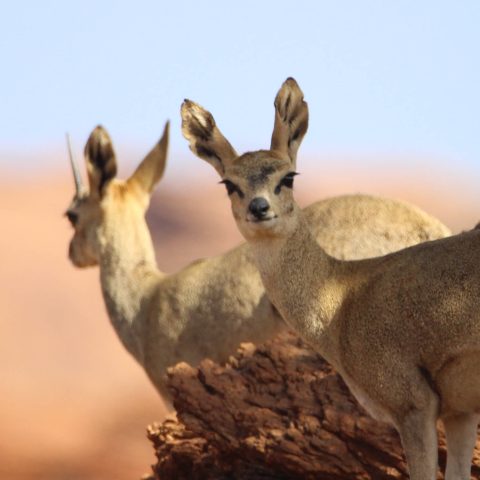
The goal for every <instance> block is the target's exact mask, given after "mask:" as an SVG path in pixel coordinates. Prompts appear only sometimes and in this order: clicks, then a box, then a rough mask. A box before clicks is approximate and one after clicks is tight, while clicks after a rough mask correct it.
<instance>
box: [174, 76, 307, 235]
mask: <svg viewBox="0 0 480 480" xmlns="http://www.w3.org/2000/svg"><path fill="white" fill-rule="evenodd" d="M181 114H182V132H183V135H184V137H185V138H186V139H187V140H188V141H189V143H190V149H191V150H192V151H193V152H194V153H195V154H196V155H198V156H199V157H200V158H202V159H204V160H206V161H207V162H209V163H210V164H211V165H212V166H213V167H214V168H215V169H216V170H217V172H218V173H219V174H220V176H221V177H222V183H224V184H225V186H226V187H227V191H228V193H229V195H230V199H231V202H232V212H233V215H234V217H235V220H236V221H237V225H238V227H239V229H240V231H241V233H242V234H243V236H244V237H245V238H246V239H247V240H251V239H254V238H260V237H265V236H282V235H285V234H288V233H289V232H290V231H291V229H292V228H294V226H295V221H294V220H295V219H294V211H295V202H294V200H293V195H292V187H293V181H294V180H293V179H294V176H295V163H296V156H297V150H298V147H299V146H300V143H301V141H302V139H303V136H304V135H305V133H306V131H307V127H308V107H307V104H306V102H305V101H304V100H303V93H302V91H301V90H300V88H299V86H298V85H297V82H296V81H295V80H294V79H292V78H288V79H287V80H286V81H285V82H284V84H283V85H282V87H281V88H280V90H279V92H278V94H277V96H276V98H275V124H274V129H273V134H272V140H271V147H270V150H258V151H256V152H250V153H245V154H244V155H241V156H239V155H238V154H237V153H236V152H235V150H234V149H233V147H232V146H231V144H230V143H229V142H228V140H227V139H226V138H225V137H224V136H223V135H222V133H221V132H220V130H219V129H218V128H217V125H216V123H215V120H214V118H213V116H212V114H211V113H210V112H208V111H207V110H205V109H204V108H203V107H201V106H200V105H198V104H196V103H194V102H191V101H190V100H185V101H184V103H183V105H182V110H181Z"/></svg>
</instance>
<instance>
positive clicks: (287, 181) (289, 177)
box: [275, 172, 298, 195]
mask: <svg viewBox="0 0 480 480" xmlns="http://www.w3.org/2000/svg"><path fill="white" fill-rule="evenodd" d="M295 175H298V173H297V172H289V173H287V174H286V175H285V176H284V177H283V178H282V179H281V180H280V183H279V184H278V185H277V186H276V187H275V194H276V195H278V194H279V193H280V190H281V189H282V187H287V188H293V177H295Z"/></svg>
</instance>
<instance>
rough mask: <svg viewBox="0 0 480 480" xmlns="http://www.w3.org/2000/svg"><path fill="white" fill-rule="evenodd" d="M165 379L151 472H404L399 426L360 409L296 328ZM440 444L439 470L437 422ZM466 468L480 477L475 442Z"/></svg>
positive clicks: (385, 476)
mask: <svg viewBox="0 0 480 480" xmlns="http://www.w3.org/2000/svg"><path fill="white" fill-rule="evenodd" d="M170 386H171V389H172V391H173V392H174V397H175V401H174V403H175V407H176V409H177V415H178V418H179V421H171V420H170V421H167V422H165V423H163V424H154V425H152V426H151V427H149V431H148V432H149V438H150V440H151V441H152V443H153V445H154V448H155V452H156V456H157V459H158V461H157V463H156V464H155V466H154V472H155V475H156V476H155V477H154V478H156V479H158V480H166V479H172V478H175V479H178V480H182V479H199V480H200V479H211V480H220V479H224V478H229V479H242V480H243V479H245V480H246V479H259V478H262V479H292V480H293V479H299V478H302V479H310V478H311V479H313V478H315V479H328V480H335V479H343V480H394V479H400V478H406V477H407V472H406V465H405V460H404V456H403V453H402V449H401V446H400V441H399V437H398V435H397V433H396V432H395V431H394V430H393V429H392V428H391V427H390V426H388V425H386V424H383V423H379V422H376V421H375V420H373V419H372V418H371V417H370V416H368V415H367V414H366V413H365V412H364V411H363V410H362V409H361V407H359V405H358V403H357V402H356V401H355V399H354V398H353V397H352V396H351V394H350V392H349V391H348V389H347V387H346V386H345V384H344V383H343V381H342V380H341V378H340V377H339V375H337V374H336V373H335V372H334V371H333V369H332V368H331V367H330V366H329V365H328V364H327V363H326V362H325V361H324V360H323V359H322V358H321V357H320V356H319V355H316V354H314V353H313V352H312V351H311V350H310V349H308V348H306V347H305V345H304V344H303V342H301V341H300V340H298V339H297V338H296V337H295V336H294V335H291V334H287V335H283V336H280V337H278V338H276V339H274V340H272V341H270V342H267V343H266V344H265V345H262V346H259V347H254V346H253V345H252V344H245V345H243V346H242V348H241V349H240V350H239V352H238V354H237V355H236V356H235V357H234V358H232V359H231V360H230V361H229V362H228V364H227V365H226V366H223V367H222V366H220V365H217V364H215V363H213V362H211V361H210V360H205V361H204V362H202V364H201V365H200V366H199V368H192V367H190V366H188V365H186V364H179V365H177V366H176V367H174V368H172V369H171V371H170ZM439 453H440V463H441V465H442V469H443V468H444V464H445V441H444V437H443V433H442V432H441V431H440V449H439ZM473 475H474V478H480V442H478V444H477V450H476V452H475V458H474V467H473ZM439 478H443V477H439Z"/></svg>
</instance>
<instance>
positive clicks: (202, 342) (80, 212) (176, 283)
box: [67, 126, 450, 400]
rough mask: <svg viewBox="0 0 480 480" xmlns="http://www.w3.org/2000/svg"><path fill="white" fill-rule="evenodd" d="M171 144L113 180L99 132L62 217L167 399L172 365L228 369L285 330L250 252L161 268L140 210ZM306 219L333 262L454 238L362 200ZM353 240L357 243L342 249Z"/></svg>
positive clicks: (411, 215)
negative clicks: (251, 345) (247, 349)
mask: <svg viewBox="0 0 480 480" xmlns="http://www.w3.org/2000/svg"><path fill="white" fill-rule="evenodd" d="M167 144H168V126H167V127H166V128H165V132H164V134H163V136H162V138H161V140H160V141H159V143H158V144H157V145H156V146H155V147H154V148H153V149H152V151H151V152H150V153H149V154H148V155H147V156H146V157H145V159H144V160H143V161H142V162H141V163H140V165H139V166H138V168H137V169H136V171H135V172H134V173H133V175H132V176H131V177H130V178H129V179H128V180H126V181H124V180H119V179H117V178H116V170H117V164H116V159H115V154H114V150H113V146H112V142H111V140H110V137H109V135H108V133H107V132H106V130H105V129H104V128H102V127H97V128H95V129H94V130H93V132H92V133H91V135H90V138H89V139H88V141H87V144H86V146H85V161H86V167H87V174H88V186H84V184H83V182H82V179H81V175H80V173H79V168H78V167H77V166H75V164H72V166H73V167H74V168H73V172H74V178H75V184H76V187H77V188H76V193H75V196H74V199H73V201H72V203H71V205H70V207H69V209H68V211H67V217H68V219H69V220H70V222H71V223H72V225H73V229H74V235H73V238H72V240H71V242H70V250H69V256H70V259H71V261H72V262H73V263H74V264H75V265H76V266H78V267H87V266H93V265H98V266H99V267H100V283H101V288H102V293H103V297H104V300H105V304H106V308H107V312H108V315H109V317H110V320H111V323H112V325H113V327H114V329H115V331H116V332H117V334H118V336H119V338H120V340H121V341H122V343H123V345H124V346H125V347H126V349H127V350H128V351H129V352H130V353H131V354H132V355H133V356H134V357H135V359H136V360H137V361H138V362H139V363H140V365H141V366H142V367H143V368H144V370H145V371H146V373H147V375H148V376H149V378H150V379H151V381H152V382H153V384H154V385H155V387H156V388H157V390H158V391H159V392H160V393H161V394H162V396H163V397H164V398H165V399H167V400H168V398H169V392H168V390H167V388H166V386H165V385H166V384H165V380H166V379H165V372H166V369H167V368H168V367H169V366H171V365H174V364H176V363H177V362H180V361H186V362H189V363H191V364H197V363H198V362H199V361H200V360H202V359H203V358H206V357H210V358H211V359H213V360H216V361H225V360H226V359H227V358H228V356H229V355H231V354H232V353H234V352H235V350H236V348H237V346H238V344H239V343H240V342H242V341H255V342H256V343H257V342H262V341H263V340H265V339H267V338H269V337H271V336H272V335H274V334H275V333H276V332H278V331H279V330H281V329H282V328H283V325H284V322H283V321H282V320H281V318H280V317H279V315H278V313H276V311H275V309H274V308H272V306H271V304H270V302H269V301H268V300H267V298H266V296H265V291H264V288H263V285H262V283H261V280H260V276H259V275H258V273H257V270H256V268H255V266H254V264H253V261H252V259H251V257H250V254H249V250H248V248H247V247H246V246H240V247H238V248H235V249H233V250H231V251H230V252H227V253H226V254H224V255H221V256H218V257H215V258H210V259H207V260H201V261H197V262H194V263H193V264H191V265H189V266H187V267H186V268H184V269H183V270H181V271H179V272H178V273H175V274H173V275H167V274H165V273H162V272H161V271H160V270H159V269H158V267H157V264H156V261H155V253H154V249H153V245H152V240H151V236H150V232H149V229H148V226H147V224H146V221H145V211H146V209H147V207H148V204H149V200H150V194H151V192H152V190H153V188H154V186H155V185H156V184H157V183H158V182H159V180H160V179H161V177H162V175H163V172H164V169H165V163H166V158H167ZM390 214H391V215H390ZM306 215H307V217H308V218H310V219H311V221H312V223H315V224H316V225H318V228H316V230H317V231H318V232H319V237H318V238H319V240H320V241H323V243H324V244H325V245H326V247H327V248H330V251H331V252H332V253H333V254H336V255H339V256H343V255H347V256H353V255H360V256H362V255H363V256H367V255H375V254H379V253H380V252H383V251H391V250H394V249H398V248H401V247H402V246H404V245H406V244H410V243H417V242H419V241H421V240H426V239H429V238H437V237H442V236H446V235H449V233H450V232H449V231H448V229H447V228H446V227H445V226H443V225H442V224H441V223H440V222H439V221H438V220H436V219H434V218H432V217H430V216H428V215H427V214H425V213H423V212H422V211H420V210H418V209H416V208H415V207H412V206H409V205H405V204H402V203H400V202H395V201H392V200H386V199H378V198H372V197H366V196H359V197H339V198H336V199H331V200H327V201H324V202H320V203H318V204H315V205H313V206H311V207H309V208H308V209H306ZM359 218H361V219H363V225H361V224H358V223H357V220H358V219H359ZM365 226H366V228H365ZM350 232H352V233H357V238H358V241H357V242H350V243H348V244H347V243H346V242H345V238H348V237H349V236H350V235H349V233H350Z"/></svg>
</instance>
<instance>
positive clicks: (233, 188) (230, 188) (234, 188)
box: [220, 180, 245, 198]
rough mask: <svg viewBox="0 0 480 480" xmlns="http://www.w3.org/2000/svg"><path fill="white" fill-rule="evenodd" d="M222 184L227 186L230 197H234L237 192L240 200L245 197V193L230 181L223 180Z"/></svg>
mask: <svg viewBox="0 0 480 480" xmlns="http://www.w3.org/2000/svg"><path fill="white" fill-rule="evenodd" d="M220 183H223V184H224V185H225V188H226V189H227V193H228V195H233V194H234V193H235V192H237V193H238V196H239V197H240V198H243V197H244V196H245V195H244V194H243V192H242V191H241V190H240V189H239V188H238V187H237V186H236V185H235V184H234V183H233V182H231V181H230V180H222V181H221V182H220Z"/></svg>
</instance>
